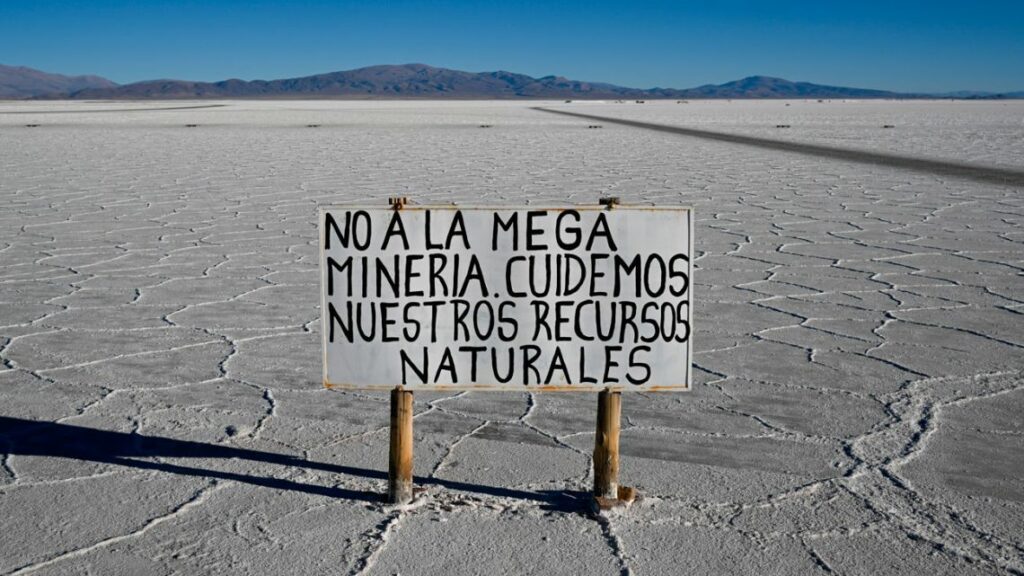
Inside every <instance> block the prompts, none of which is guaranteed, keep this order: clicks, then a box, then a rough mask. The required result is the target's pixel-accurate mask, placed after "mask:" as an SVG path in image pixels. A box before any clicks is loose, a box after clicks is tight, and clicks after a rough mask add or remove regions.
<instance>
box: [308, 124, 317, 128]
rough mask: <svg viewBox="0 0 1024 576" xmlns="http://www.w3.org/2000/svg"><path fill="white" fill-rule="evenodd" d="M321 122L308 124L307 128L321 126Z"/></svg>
mask: <svg viewBox="0 0 1024 576" xmlns="http://www.w3.org/2000/svg"><path fill="white" fill-rule="evenodd" d="M319 127H320V125H319V124H306V128H319Z"/></svg>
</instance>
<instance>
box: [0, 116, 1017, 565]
mask: <svg viewBox="0 0 1024 576" xmlns="http://www.w3.org/2000/svg"><path fill="white" fill-rule="evenodd" d="M211 104H212V105H215V106H213V107H210V105H211ZM786 104H789V105H788V106H787V105H786ZM189 106H203V107H194V108H190V107H189ZM534 107H545V108H551V109H559V110H567V111H574V112H584V113H586V114H590V115H595V116H603V117H608V118H625V119H632V120H637V121H642V122H648V123H659V124H664V125H670V126H682V127H692V128H700V129H702V130H708V131H716V132H723V133H730V134H741V135H753V136H758V137H762V138H771V139H778V140H788V141H797V142H806V143H812V144H818V145H827V146H833V147H845V148H851V149H858V150H870V151H874V152H880V153H886V154H894V155H902V156H908V155H909V156H915V157H922V158H927V159H930V160H934V161H937V162H958V163H971V164H976V165H978V166H983V167H996V168H1000V169H1003V170H1010V171H1014V170H1017V171H1020V170H1024V161H1022V160H1021V159H1022V158H1024V103H1021V102H822V103H818V102H813V101H812V102H803V101H793V102H778V101H771V102H739V101H736V102H690V103H687V104H681V103H680V104H677V103H675V102H648V103H646V104H642V105H641V104H635V103H619V104H616V103H610V102H609V103H575V102H574V103H563V102H528V103H527V102H329V101H316V102H299V101H295V102H290V101H278V102H135V103H122V102H96V103H91V102H89V103H68V102H40V103H35V102H29V103H26V102H6V103H0V168H2V172H0V198H2V201H3V207H4V208H3V210H2V211H0V361H2V365H0V399H2V401H0V452H2V454H3V455H2V456H0V518H3V524H2V525H3V530H0V573H2V574H27V573H38V574H87V573H100V574H142V573H154V574H165V573H168V574H169V573H212V572H217V573H260V574H285V573H309V574H314V573H317V574H318V573H349V572H365V573H370V574H394V573H399V572H401V573H403V574H492V573H527V572H530V573H551V574H604V573H610V574H623V573H630V574H687V573H693V574H708V573H758V574H793V573H815V572H823V573H827V572H835V573H841V574H877V573H888V574H895V573H901V574H902V573H906V574H934V573H940V574H942V573H956V574H973V573H1016V574H1020V573H1024V537H1022V536H1021V535H1022V534H1024V483H1022V482H1021V475H1022V472H1024V464H1021V463H1022V462H1024V424H1022V422H1024V420H1022V419H1021V417H1020V414H1021V413H1022V410H1024V377H1022V370H1024V328H1022V327H1021V326H1022V324H1021V322H1020V320H1021V313H1022V311H1024V308H1022V307H1024V282H1022V270H1024V228H1022V227H1021V226H1022V224H1024V196H1022V189H1021V187H1020V186H1018V185H1016V184H1012V183H1007V184H999V183H997V182H993V181H979V180H977V179H969V178H957V177H951V176H949V175H943V174H931V173H928V171H926V170H904V169H900V168H897V167H893V166H887V165H881V164H877V163H871V162H855V161H844V160H829V159H823V158H821V157H816V156H811V155H806V154H800V153H794V152H786V151H778V150H772V149H770V148H766V147H752V146H745V145H742V144H733V143H727V142H721V141H714V140H709V139H706V138H698V137H687V136H683V135H679V134H673V133H665V132H657V131H652V130H645V129H641V128H635V127H629V126H623V125H619V124H615V123H613V122H605V123H602V122H595V121H588V120H582V119H579V118H572V117H567V116H560V115H554V114H547V113H544V112H541V111H537V110H534V109H533V108H534ZM172 108H173V109H172ZM589 124H600V125H601V126H602V128H601V129H591V128H588V125H589ZM29 125H34V126H32V127H29ZM186 125H194V126H193V127H187V126H186ZM310 125H315V126H316V127H311V126H310ZM481 125H490V126H491V127H490V128H481ZM778 125H789V126H790V128H776V126H778ZM884 125H893V126H894V127H893V128H882V126H884ZM396 195H404V196H409V197H410V198H411V199H412V200H413V201H414V202H420V203H447V202H463V203H468V202H471V203H476V204H480V203H495V204H524V203H534V202H538V203H539V202H544V203H596V201H597V199H598V198H599V197H602V196H619V197H620V198H621V199H622V201H623V202H625V203H654V204H683V205H690V206H693V207H694V208H695V209H696V211H697V224H698V226H697V230H696V243H697V248H698V250H699V253H700V257H699V258H698V260H697V262H696V268H697V269H696V271H695V278H694V281H695V284H696V287H695V295H694V298H695V301H696V310H695V313H694V317H695V330H696V332H695V335H694V337H695V341H694V344H695V351H696V354H695V367H694V376H695V380H696V382H695V385H694V389H693V390H692V391H691V392H689V393H682V394H651V395H639V394H631V395H628V396H626V397H625V398H624V402H623V419H624V429H623V433H622V452H623V457H622V470H621V479H622V481H623V483H625V484H628V485H632V486H636V487H637V488H638V489H639V490H640V491H641V493H642V494H643V496H644V498H643V500H642V501H640V502H639V503H637V504H635V505H634V506H633V507H632V508H631V509H630V510H629V511H628V512H626V513H625V514H621V515H617V516H612V517H608V518H605V517H594V516H591V515H589V514H586V513H584V512H582V511H581V510H582V508H583V502H584V500H585V496H586V495H585V493H586V491H587V490H588V488H589V486H590V481H591V480H590V475H591V469H590V468H591V462H590V450H591V447H592V445H593V427H594V424H593V422H594V414H595V408H596V399H595V398H594V395H592V394H580V395H566V394H555V395H545V394H534V395H529V394H514V393H513V394H506V393H464V394H417V397H416V407H417V416H416V421H415V422H416V423H415V426H416V446H415V450H416V471H417V474H418V476H419V477H418V479H417V482H418V484H419V485H420V486H421V487H423V488H425V489H426V490H425V492H424V493H423V494H422V495H421V496H420V497H419V498H418V499H417V501H416V503H415V504H414V505H413V506H411V507H409V508H403V509H394V508H388V507H385V506H383V505H382V504H381V503H380V502H379V501H378V499H377V494H379V493H381V492H382V491H383V490H384V487H385V484H386V481H385V478H386V471H387V461H386V454H387V438H388V431H387V422H388V405H387V398H386V397H385V396H382V395H379V394H363V393H356V392H341V391H328V390H324V389H322V388H321V385H320V374H321V365H320V339H319V336H318V330H319V328H318V322H319V310H318V308H317V303H318V300H319V285H318V272H317V249H316V245H317V243H316V240H317V237H316V229H315V221H316V207H317V205H318V204H326V203H340V202H351V201H363V202H369V203H374V202H379V203H381V204H384V203H385V202H386V198H387V197H388V196H396Z"/></svg>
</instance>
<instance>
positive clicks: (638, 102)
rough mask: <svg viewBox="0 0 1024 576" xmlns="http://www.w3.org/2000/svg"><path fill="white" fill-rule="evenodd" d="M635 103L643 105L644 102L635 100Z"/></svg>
mask: <svg viewBox="0 0 1024 576" xmlns="http://www.w3.org/2000/svg"><path fill="white" fill-rule="evenodd" d="M636 103H637V104H643V103H644V101H643V100H637V101H636Z"/></svg>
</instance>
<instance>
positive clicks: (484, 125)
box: [480, 124, 491, 128]
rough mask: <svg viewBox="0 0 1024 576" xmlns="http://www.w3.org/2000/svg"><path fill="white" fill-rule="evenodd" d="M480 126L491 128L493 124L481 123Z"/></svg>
mask: <svg viewBox="0 0 1024 576" xmlns="http://www.w3.org/2000/svg"><path fill="white" fill-rule="evenodd" d="M480 127H481V128H490V127H491V125H490V124H481V125H480Z"/></svg>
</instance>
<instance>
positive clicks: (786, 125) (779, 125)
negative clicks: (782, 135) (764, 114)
mask: <svg viewBox="0 0 1024 576" xmlns="http://www.w3.org/2000/svg"><path fill="white" fill-rule="evenodd" d="M775 127H776V128H789V127H790V126H789V124H776V125H775Z"/></svg>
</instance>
